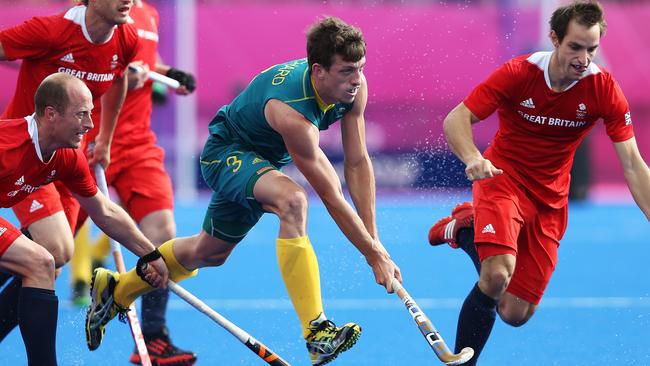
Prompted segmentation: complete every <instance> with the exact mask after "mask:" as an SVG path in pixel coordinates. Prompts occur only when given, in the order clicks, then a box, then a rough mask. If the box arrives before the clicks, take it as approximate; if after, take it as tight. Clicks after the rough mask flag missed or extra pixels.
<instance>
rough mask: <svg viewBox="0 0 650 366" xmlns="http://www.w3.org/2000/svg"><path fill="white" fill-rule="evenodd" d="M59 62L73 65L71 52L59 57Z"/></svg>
mask: <svg viewBox="0 0 650 366" xmlns="http://www.w3.org/2000/svg"><path fill="white" fill-rule="evenodd" d="M59 60H61V61H64V62H70V63H74V57H72V52H70V53H68V54H66V55H65V56H63V57H61V58H60V59H59Z"/></svg>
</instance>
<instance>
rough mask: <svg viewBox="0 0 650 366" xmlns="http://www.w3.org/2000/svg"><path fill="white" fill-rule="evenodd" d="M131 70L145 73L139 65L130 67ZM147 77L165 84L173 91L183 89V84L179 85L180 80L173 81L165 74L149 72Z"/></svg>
mask: <svg viewBox="0 0 650 366" xmlns="http://www.w3.org/2000/svg"><path fill="white" fill-rule="evenodd" d="M129 69H130V70H132V71H134V72H144V70H143V69H142V68H141V67H139V66H137V65H129ZM147 76H149V79H151V80H153V81H157V82H159V83H162V84H165V85H167V86H168V87H170V88H172V89H178V88H180V87H181V83H179V82H178V80H176V79H172V78H170V77H169V76H165V75H163V74H159V73H157V72H155V71H149V72H148V73H147Z"/></svg>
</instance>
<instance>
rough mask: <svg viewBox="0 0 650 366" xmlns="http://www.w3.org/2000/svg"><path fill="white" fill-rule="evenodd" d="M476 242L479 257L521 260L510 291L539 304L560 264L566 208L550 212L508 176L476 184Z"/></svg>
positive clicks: (474, 192)
mask: <svg viewBox="0 0 650 366" xmlns="http://www.w3.org/2000/svg"><path fill="white" fill-rule="evenodd" d="M472 193H473V204H474V242H475V243H476V247H477V250H478V254H479V257H480V258H481V261H483V260H484V259H485V258H487V257H491V256H494V255H500V254H512V255H515V256H516V258H517V264H516V267H515V272H514V274H513V276H512V279H511V281H510V284H509V286H508V289H507V291H508V292H509V293H511V294H513V295H515V296H517V297H519V298H521V299H524V300H526V301H528V302H530V303H532V304H535V305H537V304H539V302H540V300H541V299H542V296H543V295H544V290H545V289H546V286H547V285H548V281H549V280H550V279H551V275H552V274H553V271H554V270H555V265H556V264H557V249H558V247H559V245H560V239H562V236H563V235H564V232H565V230H566V226H567V213H568V210H567V206H564V207H562V208H551V207H549V206H546V205H544V204H542V203H540V202H539V201H537V200H535V199H531V198H530V197H531V196H530V195H529V194H528V192H527V191H526V188H524V187H523V186H522V185H521V184H519V183H517V182H516V181H515V180H513V179H512V178H511V177H510V176H508V175H507V174H502V175H499V176H496V177H494V178H490V179H485V180H480V181H477V182H474V185H473V189H472Z"/></svg>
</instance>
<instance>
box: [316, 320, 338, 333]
mask: <svg viewBox="0 0 650 366" xmlns="http://www.w3.org/2000/svg"><path fill="white" fill-rule="evenodd" d="M326 329H329V330H334V331H336V324H334V323H333V322H332V321H331V320H329V319H326V320H323V321H322V322H321V323H320V324H318V327H316V329H315V330H314V331H313V332H319V331H321V330H326Z"/></svg>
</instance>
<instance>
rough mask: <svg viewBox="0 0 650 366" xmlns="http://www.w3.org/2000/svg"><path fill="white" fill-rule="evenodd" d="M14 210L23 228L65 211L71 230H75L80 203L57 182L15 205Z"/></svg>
mask: <svg viewBox="0 0 650 366" xmlns="http://www.w3.org/2000/svg"><path fill="white" fill-rule="evenodd" d="M55 185H56V187H55ZM12 209H13V210H14V213H15V214H16V217H17V218H18V220H19V221H20V227H21V228H28V227H29V225H31V224H33V223H34V222H36V221H38V220H41V219H44V218H46V217H48V216H51V215H53V214H55V213H57V212H59V211H64V212H65V215H66V217H67V218H68V222H69V223H70V228H71V229H72V230H74V228H75V226H76V220H77V214H78V213H79V203H78V202H77V200H75V199H74V197H72V194H70V191H69V190H68V189H67V188H66V187H65V186H64V185H63V183H61V182H59V181H57V182H54V183H50V184H47V185H45V186H43V187H41V188H39V189H38V190H37V191H36V192H34V193H32V194H30V195H29V196H27V197H26V198H25V199H24V200H22V201H20V202H18V203H17V204H16V205H14V206H13V207H12ZM73 232H74V231H73Z"/></svg>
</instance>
